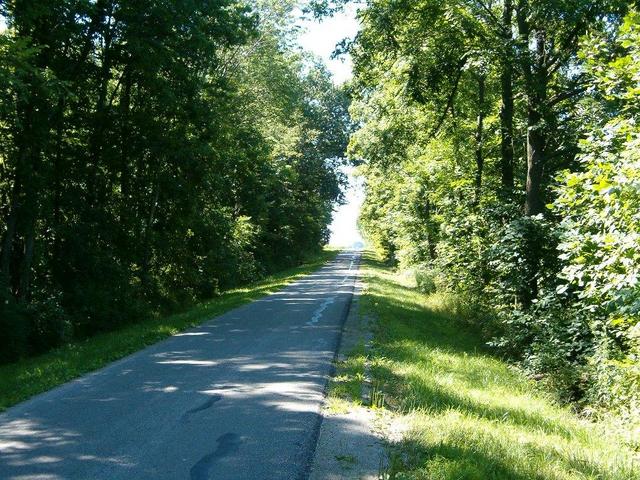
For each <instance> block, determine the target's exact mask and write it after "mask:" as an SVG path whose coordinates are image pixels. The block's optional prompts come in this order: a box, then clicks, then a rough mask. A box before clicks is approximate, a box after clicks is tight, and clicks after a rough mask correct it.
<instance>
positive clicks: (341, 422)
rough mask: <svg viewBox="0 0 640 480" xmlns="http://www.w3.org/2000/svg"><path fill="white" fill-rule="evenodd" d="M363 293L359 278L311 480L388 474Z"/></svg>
mask: <svg viewBox="0 0 640 480" xmlns="http://www.w3.org/2000/svg"><path fill="white" fill-rule="evenodd" d="M362 288H363V283H362V279H361V276H360V275H358V278H357V280H356V284H355V287H354V296H353V301H352V303H351V309H350V311H349V314H348V316H347V319H346V321H345V324H344V327H343V332H342V339H341V342H340V348H339V350H338V353H337V357H336V372H335V375H334V377H333V378H332V379H331V382H330V385H329V389H328V394H327V398H326V401H325V404H324V406H323V409H322V424H321V427H320V432H319V436H318V442H317V446H316V451H315V454H314V458H313V462H312V465H311V470H310V475H309V480H345V479H359V480H377V479H379V478H381V476H382V475H383V472H384V471H385V470H386V469H387V463H388V462H387V454H386V447H385V445H386V440H385V438H386V434H385V428H384V425H385V423H386V422H385V420H384V418H383V414H382V411H381V410H379V409H376V407H375V392H373V395H372V388H371V382H370V375H369V372H368V365H367V360H366V357H367V352H368V350H369V348H370V347H371V340H372V337H373V335H372V332H371V327H372V325H371V318H370V317H368V316H367V315H364V313H363V312H362V311H361V309H360V302H359V297H360V294H361V292H362ZM374 390H375V389H374ZM372 397H373V400H374V402H373V403H374V405H373V406H372Z"/></svg>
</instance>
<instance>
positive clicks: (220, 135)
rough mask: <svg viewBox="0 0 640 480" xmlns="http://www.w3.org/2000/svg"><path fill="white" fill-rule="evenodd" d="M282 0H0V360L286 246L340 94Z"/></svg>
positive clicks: (313, 212) (177, 302)
mask: <svg viewBox="0 0 640 480" xmlns="http://www.w3.org/2000/svg"><path fill="white" fill-rule="evenodd" d="M294 7H295V2H292V1H287V0H261V1H258V2H247V1H244V0H216V1H213V2H212V1H204V0H175V1H161V0H96V1H88V0H55V1H51V0H3V1H2V2H0V14H1V15H2V16H3V17H4V20H5V23H6V26H7V28H6V29H5V30H4V31H3V32H2V33H1V34H0V218H1V219H2V221H1V222H0V241H1V243H0V361H11V360H15V359H17V358H20V357H22V356H25V355H30V354H36V353H39V352H43V351H46V350H47V349H49V348H52V347H54V346H56V345H59V344H61V343H63V342H66V341H69V340H70V339H74V338H76V339H77V338H84V337H87V336H89V335H93V334H95V333H97V332H101V331H106V330H110V329H113V328H117V327H120V326H122V325H126V324H128V323H131V322H134V321H138V320H140V319H143V318H147V317H149V316H150V315H155V314H158V313H162V312H170V311H174V310H176V309H178V308H182V307H183V306H185V305H188V304H190V303H192V302H195V301H197V300H200V299H205V298H210V297H212V296H214V295H216V294H217V293H218V292H219V291H221V290H222V289H227V288H230V287H233V286H236V285H239V284H242V283H245V282H247V281H249V280H253V279H256V278H259V277H261V276H264V275H265V274H268V273H269V272H272V271H274V270H277V269H281V268H284V267H286V266H291V265H294V264H297V263H299V262H301V261H302V260H303V259H305V257H307V256H308V255H309V254H312V253H314V252H317V251H318V250H319V249H320V248H321V246H322V245H323V244H324V243H325V242H326V241H327V239H328V224H329V222H330V218H331V212H332V208H333V205H334V204H335V203H336V202H337V201H340V199H341V185H342V183H343V179H342V177H341V174H340V173H339V170H338V168H339V166H340V158H341V157H343V156H344V150H345V148H346V143H347V125H348V111H347V108H348V102H349V99H348V97H347V95H346V94H345V92H344V91H343V90H341V89H339V88H336V87H334V86H333V84H332V82H331V78H330V75H329V73H328V72H327V71H326V69H325V68H324V67H323V66H321V65H320V64H318V63H317V62H316V61H315V60H313V59H312V58H307V57H306V56H305V55H304V54H302V53H301V52H300V51H299V50H298V49H297V48H296V47H295V43H294V36H295V33H296V28H295V25H294Z"/></svg>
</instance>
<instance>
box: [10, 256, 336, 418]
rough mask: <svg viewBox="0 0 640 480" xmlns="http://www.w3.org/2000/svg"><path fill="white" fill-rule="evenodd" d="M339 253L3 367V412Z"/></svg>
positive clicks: (279, 285) (266, 290) (268, 290)
mask: <svg viewBox="0 0 640 480" xmlns="http://www.w3.org/2000/svg"><path fill="white" fill-rule="evenodd" d="M337 253H338V250H331V249H325V250H324V251H322V252H321V253H320V254H319V255H318V256H317V257H315V258H313V259H311V260H310V261H308V262H307V263H305V264H303V265H301V266H299V267H295V268H291V269H288V270H285V271H282V272H280V273H277V274H275V275H272V276H270V277H268V278H266V279H264V280H262V281H260V282H257V283H254V284H251V285H248V286H246V287H243V288H237V289H234V290H229V291H227V292H224V293H223V294H221V295H220V296H219V297H216V298H214V299H212V300H210V301H208V302H204V303H201V304H198V305H197V306H195V307H193V308H191V309H189V310H188V311H185V312H183V313H180V314H176V315H171V316H167V317H163V318H157V319H150V320H147V321H143V322H140V323H136V324H133V325H130V326H128V327H126V328H123V329H121V330H117V331H113V332H109V333H105V334H101V335H96V336H94V337H91V338H89V339H87V340H85V341H83V342H77V343H70V344H68V345H65V346H63V347H61V348H58V349H56V350H52V351H51V352H48V353H46V354H44V355H40V356H37V357H32V358H28V359H25V360H22V361H20V362H16V363H11V364H7V365H3V366H0V388H1V390H0V411H3V410H6V409H7V408H8V407H10V406H11V405H15V404H16V403H18V402H21V401H23V400H26V399H28V398H29V397H32V396H33V395H37V394H38V393H42V392H45V391H47V390H50V389H51V388H53V387H56V386H58V385H61V384H63V383H65V382H68V381H69V380H72V379H74V378H77V377H79V376H81V375H83V374H85V373H88V372H91V371H94V370H97V369H99V368H101V367H103V366H105V365H107V364H108V363H110V362H113V361H114V360H118V359H120V358H122V357H124V356H126V355H129V354H131V353H133V352H136V351H138V350H140V349H142V348H144V347H146V346H149V345H152V344H154V343H156V342H158V341H160V340H162V339H164V338H166V337H169V336H171V335H174V334H176V333H178V332H180V331H182V330H185V329H187V328H190V327H193V326H196V325H198V324H200V323H202V322H204V321H206V320H209V319H211V318H213V317H215V316H217V315H221V314H222V313H224V312H226V311H228V310H231V309H233V308H236V307H239V306H241V305H243V304H245V303H248V302H251V301H252V300H256V299H257V298H260V297H262V296H264V295H267V294H269V293H271V292H274V291H276V290H279V289H281V288H282V287H284V286H285V285H287V284H288V283H290V282H292V281H294V280H296V279H297V278H299V277H301V276H304V275H307V274H309V273H311V272H312V271H314V270H316V269H317V268H319V267H320V266H321V265H323V264H324V263H325V262H327V261H329V260H331V259H333V258H335V256H336V255H337Z"/></svg>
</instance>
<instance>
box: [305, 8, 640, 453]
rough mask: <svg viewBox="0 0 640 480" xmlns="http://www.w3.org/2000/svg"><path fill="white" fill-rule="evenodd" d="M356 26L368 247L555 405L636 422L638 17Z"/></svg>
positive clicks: (424, 12) (478, 17)
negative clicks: (405, 272)
mask: <svg viewBox="0 0 640 480" xmlns="http://www.w3.org/2000/svg"><path fill="white" fill-rule="evenodd" d="M340 3H344V2H338V4H340ZM336 6H339V5H337V4H336V3H335V2H333V3H331V2H318V4H317V8H318V10H319V11H327V10H331V8H335V7H336ZM359 18H360V22H361V27H362V28H361V31H360V33H359V34H358V35H357V37H356V38H355V40H353V41H352V42H347V43H346V44H345V45H344V49H345V50H347V51H349V52H350V53H351V55H352V56H353V58H354V69H355V79H354V82H353V85H352V90H353V97H354V98H353V104H352V107H351V114H352V116H353V120H354V122H355V124H356V125H357V126H358V129H357V131H356V132H355V133H354V135H353V136H352V138H351V142H350V145H349V152H350V156H351V158H352V159H353V161H354V162H356V163H357V164H360V167H359V172H360V174H361V175H362V177H363V178H364V181H365V189H366V200H365V205H364V207H363V212H362V214H361V220H360V221H361V226H362V228H363V230H364V232H365V234H366V236H367V237H368V239H369V241H370V242H372V244H373V245H375V246H376V248H377V249H378V250H379V251H380V252H382V253H383V254H384V255H385V256H386V257H387V258H389V259H391V260H393V261H395V262H397V263H398V264H399V265H400V267H402V268H412V269H414V270H415V271H416V277H417V280H418V283H419V285H420V287H421V288H423V289H424V290H425V291H428V292H431V291H436V290H438V291H440V292H448V293H446V294H447V295H449V294H452V295H450V296H449V297H448V298H451V299H452V300H450V301H451V302H453V305H454V306H455V308H456V309H457V311H458V313H459V314H460V315H459V316H460V317H463V318H466V319H467V320H468V321H469V322H472V323H473V324H475V325H476V326H478V327H479V328H480V329H481V331H482V333H483V334H484V335H486V338H487V340H488V342H489V344H490V345H491V346H492V347H494V348H495V349H497V350H498V351H499V352H502V353H503V354H505V355H509V356H510V357H511V358H514V359H516V360H517V361H519V363H520V365H521V366H523V367H524V368H525V369H526V370H527V371H528V372H530V374H531V375H532V377H535V378H536V379H538V380H540V381H542V382H544V383H546V384H547V385H550V386H551V387H553V388H554V389H555V391H557V392H559V394H560V395H561V397H562V398H564V399H565V400H571V401H574V402H578V404H580V405H581V406H583V407H590V410H589V411H592V412H598V411H605V410H608V411H613V412H615V413H616V415H617V417H618V418H619V419H621V422H622V423H627V426H628V425H629V424H635V425H636V426H637V425H638V423H639V422H640V395H639V392H640V389H639V388H638V385H640V362H639V358H640V357H639V355H640V323H639V322H638V320H639V319H640V287H639V284H638V274H639V273H640V250H639V249H638V240H640V222H639V220H640V189H639V186H640V183H639V181H640V163H639V162H640V122H639V120H640V117H639V114H640V89H639V88H638V85H640V84H639V81H640V14H639V13H638V10H637V9H635V7H634V6H633V5H632V4H631V2H627V1H617V0H605V1H601V0H599V1H591V0H556V1H547V0H447V1H436V0H416V1H402V0H400V1H398V0H368V1H366V2H363V3H361V9H360V10H359ZM598 407H602V408H601V409H599V408H598ZM585 411H586V410H585ZM633 441H634V442H636V445H637V444H638V442H639V441H640V440H639V439H638V438H637V437H636V438H635V439H634V440H633Z"/></svg>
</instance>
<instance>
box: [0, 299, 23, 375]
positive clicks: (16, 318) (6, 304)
mask: <svg viewBox="0 0 640 480" xmlns="http://www.w3.org/2000/svg"><path fill="white" fill-rule="evenodd" d="M0 301H1V302H2V303H1V304H0V363H9V362H13V361H15V360H18V359H19V358H20V357H23V356H25V355H26V354H27V352H28V346H29V319H28V318H29V317H28V314H27V311H26V309H25V308H24V307H23V306H22V305H19V304H17V303H16V302H15V301H14V300H13V299H12V298H9V297H5V298H2V297H0Z"/></svg>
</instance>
